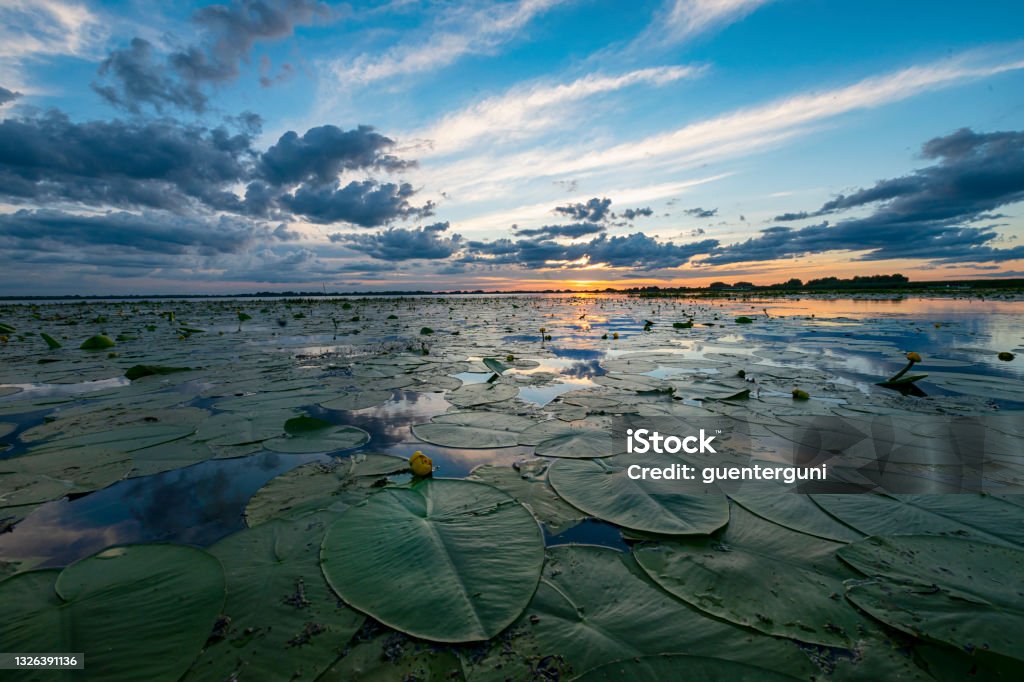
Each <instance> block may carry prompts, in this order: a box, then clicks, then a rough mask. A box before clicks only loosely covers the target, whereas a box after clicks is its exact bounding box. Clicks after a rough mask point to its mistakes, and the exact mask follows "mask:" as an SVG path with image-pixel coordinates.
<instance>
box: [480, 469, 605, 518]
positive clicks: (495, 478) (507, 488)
mask: <svg viewBox="0 0 1024 682" xmlns="http://www.w3.org/2000/svg"><path fill="white" fill-rule="evenodd" d="M532 461H533V460H531V462H532ZM537 463H538V464H540V467H546V464H547V463H546V462H544V461H543V460H537ZM535 466H536V465H535ZM527 468H530V467H526V466H524V467H522V468H521V469H520V471H516V470H515V469H513V468H512V467H510V466H501V465H497V464H484V465H481V466H478V467H477V468H475V469H473V473H472V474H471V475H470V479H471V480H474V481H480V482H481V483H486V484H488V485H492V486H494V487H495V488H498V489H499V490H502V491H504V492H506V493H508V494H509V495H511V496H512V497H514V498H515V499H516V500H517V501H518V502H519V503H520V504H522V505H523V506H524V507H526V508H527V509H529V510H530V511H531V512H532V513H533V515H534V517H536V519H537V520H538V521H540V522H541V523H542V524H544V527H545V528H547V529H548V531H549V532H550V533H552V534H554V535H557V534H558V533H560V532H562V531H563V530H566V529H568V528H571V527H573V526H575V525H577V524H579V523H580V522H581V521H583V519H584V517H585V515H584V514H583V512H581V511H579V510H578V509H576V508H575V507H573V506H571V505H570V504H568V503H567V502H565V501H564V500H562V498H560V497H559V496H558V495H557V494H555V491H554V490H552V489H551V486H549V485H548V484H547V482H546V481H545V480H544V479H543V478H541V477H539V476H536V475H531V474H525V473H521V471H524V470H526V469H527ZM541 471H543V468H541Z"/></svg>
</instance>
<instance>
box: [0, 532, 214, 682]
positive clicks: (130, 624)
mask: <svg viewBox="0 0 1024 682" xmlns="http://www.w3.org/2000/svg"><path fill="white" fill-rule="evenodd" d="M0 600H2V601H3V604H4V618H3V620H2V622H0V649H3V650H4V651H25V652H57V651H59V652H79V651H80V652H85V653H86V667H85V671H84V672H83V673H82V674H81V677H82V679H94V680H104V681H106V680H114V681H117V680H125V681H128V682H134V681H135V680H140V679H145V680H166V681H168V682H174V681H175V680H177V679H179V678H180V677H181V675H182V674H183V673H184V672H185V671H186V670H187V669H188V667H189V664H190V663H191V662H192V660H193V659H194V658H195V656H196V654H197V653H198V652H199V650H200V648H201V647H202V646H203V643H204V642H206V640H207V637H209V635H210V633H211V631H212V630H213V626H214V623H215V621H216V620H217V616H218V614H219V613H220V612H221V607H222V606H223V604H224V573H223V571H222V569H221V566H220V563H219V562H218V561H217V560H216V559H215V558H213V557H212V556H211V555H210V554H208V553H206V552H204V551H202V550H199V549H193V548H191V547H178V546H172V545H130V546H126V547H115V548H113V549H108V550H105V551H103V552H101V553H99V554H97V555H95V556H92V557H89V558H88V559H83V560H82V561H79V562H77V563H75V564H72V565H71V566H69V567H67V568H66V569H64V570H63V571H56V570H46V571H30V572H27V573H21V574H18V575H15V576H14V577H11V578H8V579H7V580H5V581H3V582H2V583H0ZM9 674H10V676H11V679H16V678H15V676H14V674H11V673H9ZM25 677H26V678H28V677H35V673H34V672H32V673H30V674H29V675H25Z"/></svg>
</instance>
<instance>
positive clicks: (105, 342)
mask: <svg viewBox="0 0 1024 682" xmlns="http://www.w3.org/2000/svg"><path fill="white" fill-rule="evenodd" d="M113 347H114V340H113V339H112V338H110V337H109V336H104V335H103V334H97V335H96V336H90V337H89V338H87V339H86V340H85V341H83V342H82V345H81V346H79V347H78V348H79V349H80V350H106V349H107V348H113Z"/></svg>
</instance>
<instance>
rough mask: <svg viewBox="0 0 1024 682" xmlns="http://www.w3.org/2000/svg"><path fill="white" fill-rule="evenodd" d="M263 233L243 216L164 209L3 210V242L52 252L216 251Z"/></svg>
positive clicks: (241, 245) (234, 248)
mask: <svg viewBox="0 0 1024 682" xmlns="http://www.w3.org/2000/svg"><path fill="white" fill-rule="evenodd" d="M261 234H262V229H261V228H259V227H257V226H255V225H254V224H252V223H251V222H249V221H246V220H242V219H234V218H227V217H222V218H220V219H219V220H215V221H205V220H192V219H188V218H183V217H181V216H177V215H173V214H168V213H162V212H161V213H157V212H150V213H144V214H141V215H136V214H133V213H123V212H118V213H107V214H104V215H75V214H71V213H65V212H63V211H55V210H49V209H40V210H21V211H16V212H14V213H8V214H3V215H0V244H2V245H3V247H4V249H5V250H12V251H40V252H44V253H47V252H54V251H68V250H69V247H70V248H71V249H72V250H73V249H97V250H98V251H101V252H109V253H110V255H111V256H118V257H120V256H123V255H124V254H125V253H131V252H133V251H136V252H145V253H150V254H162V255H181V254H185V253H195V254H198V255H205V256H212V255H216V254H228V253H238V252H241V251H243V250H245V249H246V248H247V247H249V246H251V245H252V244H253V242H254V241H255V239H256V238H257V237H258V236H259V235H261Z"/></svg>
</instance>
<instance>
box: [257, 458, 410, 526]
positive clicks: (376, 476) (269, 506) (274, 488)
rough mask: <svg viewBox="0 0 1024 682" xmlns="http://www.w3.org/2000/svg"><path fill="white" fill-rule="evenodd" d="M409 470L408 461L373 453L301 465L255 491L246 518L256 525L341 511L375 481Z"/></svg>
mask: <svg viewBox="0 0 1024 682" xmlns="http://www.w3.org/2000/svg"><path fill="white" fill-rule="evenodd" d="M408 469H409V463H408V462H407V461H406V460H404V459H402V458H400V457H391V456H390V455H376V454H369V455H362V454H356V455H351V456H349V457H343V458H335V459H333V460H331V461H330V462H327V463H324V462H310V463H309V464H303V465H302V466H300V467H296V468H294V469H292V470H291V471H288V472H286V473H284V474H281V475H280V476H277V477H275V478H273V479H271V480H270V481H269V482H268V483H267V484H266V485H265V486H263V487H262V488H260V489H259V490H257V491H256V493H255V494H254V495H253V496H252V498H251V499H250V500H249V504H248V505H246V507H245V520H246V523H248V524H249V526H256V525H258V524H261V523H265V522H267V521H269V520H271V519H298V518H301V517H303V516H307V515H309V514H312V513H314V512H318V511H322V510H328V509H329V510H332V511H343V510H345V509H347V508H348V507H349V506H351V505H353V504H356V503H358V502H361V501H363V500H364V499H365V498H366V496H367V495H369V494H370V492H371V491H372V490H373V486H374V484H375V483H376V482H377V481H379V480H381V479H383V478H385V477H386V476H388V475H389V474H395V473H399V472H404V471H408Z"/></svg>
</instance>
